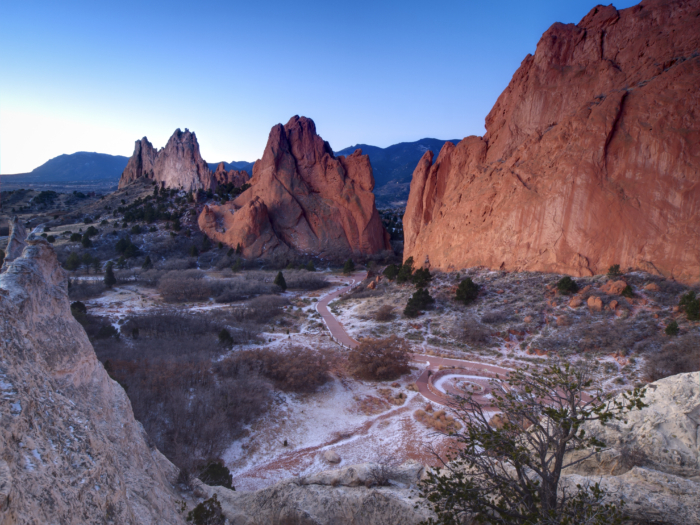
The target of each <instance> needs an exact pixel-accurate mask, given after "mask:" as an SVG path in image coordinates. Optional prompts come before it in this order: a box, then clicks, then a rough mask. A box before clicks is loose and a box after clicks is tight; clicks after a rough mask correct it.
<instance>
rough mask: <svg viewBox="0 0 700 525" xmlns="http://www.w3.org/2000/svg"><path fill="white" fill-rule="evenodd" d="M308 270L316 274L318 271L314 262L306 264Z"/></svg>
mask: <svg viewBox="0 0 700 525" xmlns="http://www.w3.org/2000/svg"><path fill="white" fill-rule="evenodd" d="M306 270H307V271H309V272H315V271H316V267H315V266H314V262H313V261H309V262H308V263H306Z"/></svg>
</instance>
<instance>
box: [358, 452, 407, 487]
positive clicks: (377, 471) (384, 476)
mask: <svg viewBox="0 0 700 525" xmlns="http://www.w3.org/2000/svg"><path fill="white" fill-rule="evenodd" d="M398 466H399V462H398V461H397V460H396V459H394V458H393V457H389V458H384V459H382V460H381V461H380V462H379V463H373V464H371V466H370V467H369V468H368V469H367V478H366V479H365V486H366V487H367V488H370V487H388V486H389V485H391V479H392V478H394V477H396V473H397V472H396V471H397V467H398Z"/></svg>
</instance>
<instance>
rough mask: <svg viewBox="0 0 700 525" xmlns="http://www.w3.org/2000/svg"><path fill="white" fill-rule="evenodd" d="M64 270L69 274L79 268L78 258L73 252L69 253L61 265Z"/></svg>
mask: <svg viewBox="0 0 700 525" xmlns="http://www.w3.org/2000/svg"><path fill="white" fill-rule="evenodd" d="M63 266H64V268H65V269H66V270H69V271H71V272H74V271H76V270H77V269H78V268H79V267H80V257H79V256H78V254H77V253H75V252H70V254H69V255H68V259H66V263H65V264H64V265H63Z"/></svg>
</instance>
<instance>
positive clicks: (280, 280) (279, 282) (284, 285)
mask: <svg viewBox="0 0 700 525" xmlns="http://www.w3.org/2000/svg"><path fill="white" fill-rule="evenodd" d="M274 284H276V285H277V286H279V287H280V288H281V289H282V291H283V292H284V291H286V290H287V282H286V281H285V280H284V275H282V272H278V273H277V277H275V281H274Z"/></svg>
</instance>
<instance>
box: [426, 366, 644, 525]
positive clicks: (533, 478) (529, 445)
mask: <svg viewBox="0 0 700 525" xmlns="http://www.w3.org/2000/svg"><path fill="white" fill-rule="evenodd" d="M491 386H492V396H493V398H492V400H491V403H492V404H493V408H491V407H489V408H488V411H486V409H485V408H484V407H483V406H482V405H481V404H480V403H479V402H478V401H476V400H475V399H474V398H473V397H472V395H471V394H467V397H464V398H462V397H455V400H454V402H453V404H452V409H453V411H454V412H455V415H456V418H457V419H458V420H460V421H461V422H462V429H461V430H459V431H457V432H453V433H452V434H451V436H452V438H453V439H454V440H455V441H457V446H456V447H454V449H453V452H452V453H451V455H448V456H447V457H444V458H443V457H441V456H439V455H437V454H436V455H437V456H438V458H439V459H440V461H441V462H442V465H443V467H444V468H443V469H442V470H440V471H436V470H433V471H430V472H429V473H428V477H427V479H426V480H425V482H424V484H423V487H422V488H423V495H424V496H425V497H426V498H427V500H428V501H429V502H430V503H431V504H432V507H433V509H434V510H435V512H436V514H437V517H438V519H437V522H435V521H433V520H430V523H442V524H455V523H461V520H463V519H464V518H466V517H468V516H473V517H475V519H476V520H477V521H479V522H481V523H490V524H498V525H511V524H517V525H534V524H542V525H550V524H551V525H554V524H557V525H574V524H587V525H611V524H617V523H621V511H620V508H619V506H618V505H614V504H611V503H605V494H604V493H603V491H602V490H601V489H600V487H599V486H598V484H589V485H585V486H583V485H577V486H576V487H573V486H571V485H570V484H567V483H561V476H562V471H563V470H564V469H565V468H567V467H570V466H574V465H576V464H579V463H581V462H583V461H585V460H586V459H588V458H590V457H591V456H593V455H594V454H596V453H598V452H600V451H602V450H603V449H604V448H605V446H606V445H605V443H603V442H602V441H600V440H599V439H598V438H597V437H596V435H595V434H594V433H589V432H586V431H584V424H585V423H586V422H592V421H597V422H599V423H600V424H603V425H605V424H606V423H608V422H610V421H612V420H615V419H618V420H619V419H623V417H624V415H625V414H626V413H628V412H629V411H631V410H637V409H641V408H643V407H645V406H646V405H645V404H644V403H643V401H642V399H643V397H644V393H645V391H644V389H643V388H635V389H634V390H632V391H629V392H626V393H623V394H622V395H621V397H619V398H614V397H612V395H610V394H605V393H603V392H602V391H601V390H598V391H597V392H596V393H595V395H593V396H588V395H587V394H586V391H588V390H590V389H591V388H592V387H593V380H592V378H591V375H590V371H589V370H588V369H587V368H586V367H576V368H575V367H572V366H571V365H569V364H568V363H567V364H563V365H562V364H558V363H555V364H552V365H549V366H547V367H545V368H544V369H542V370H537V371H534V370H533V371H530V370H528V369H527V368H525V369H519V370H515V371H513V372H511V373H510V375H509V376H508V377H507V378H506V379H505V381H502V380H500V379H496V380H492V381H491ZM494 411H497V412H501V414H500V417H499V418H498V423H496V422H495V421H494V419H493V418H492V413H493V412H494ZM572 453H576V454H575V455H574V454H572Z"/></svg>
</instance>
